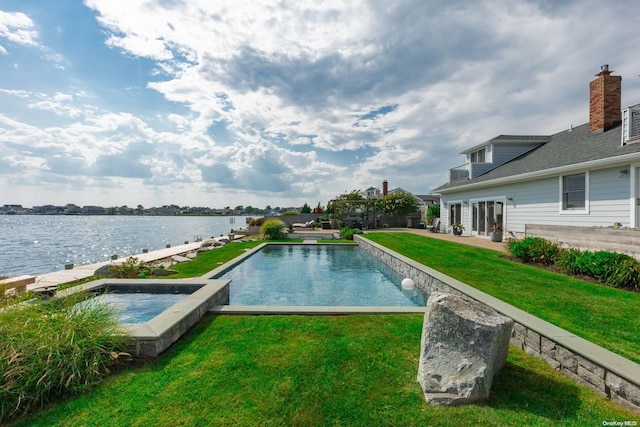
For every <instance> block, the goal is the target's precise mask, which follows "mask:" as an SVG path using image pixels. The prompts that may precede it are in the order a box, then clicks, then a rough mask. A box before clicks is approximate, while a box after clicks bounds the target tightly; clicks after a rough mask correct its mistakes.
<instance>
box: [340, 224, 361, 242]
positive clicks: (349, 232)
mask: <svg viewBox="0 0 640 427" xmlns="http://www.w3.org/2000/svg"><path fill="white" fill-rule="evenodd" d="M354 234H362V230H360V229H359V228H351V227H342V228H341V229H340V238H341V239H345V240H353V235H354Z"/></svg>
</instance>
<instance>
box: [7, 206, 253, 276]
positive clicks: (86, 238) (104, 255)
mask: <svg viewBox="0 0 640 427" xmlns="http://www.w3.org/2000/svg"><path fill="white" fill-rule="evenodd" d="M245 226H246V220H245V217H227V216H222V217H215V216H195V217H186V216H177V217H176V216H171V217H169V216H149V217H146V216H115V215H113V216H111V215H109V216H65V215H55V216H44V215H0V276H11V277H13V276H20V275H24V274H29V275H38V274H44V273H49V272H52V271H58V270H63V269H64V265H65V264H68V263H73V264H75V265H85V264H93V263H96V262H103V261H108V260H109V259H110V257H111V255H114V254H115V255H118V256H120V257H123V256H129V255H136V254H140V253H142V250H143V249H148V250H150V251H153V250H157V249H163V248H165V247H166V245H167V244H170V245H171V246H176V245H180V244H183V243H184V242H185V241H190V242H192V241H193V240H194V237H195V236H201V237H203V238H205V239H206V238H210V237H212V236H220V235H221V234H225V235H226V234H227V233H229V231H230V230H231V229H232V228H233V229H238V228H244V227H245Z"/></svg>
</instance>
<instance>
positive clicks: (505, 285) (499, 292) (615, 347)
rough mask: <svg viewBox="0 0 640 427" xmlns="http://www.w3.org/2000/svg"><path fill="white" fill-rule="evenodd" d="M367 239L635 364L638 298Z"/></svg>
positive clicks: (385, 237) (409, 243) (419, 239)
mask: <svg viewBox="0 0 640 427" xmlns="http://www.w3.org/2000/svg"><path fill="white" fill-rule="evenodd" d="M366 237H367V238H368V239H370V240H372V241H374V242H377V243H379V244H381V245H383V246H386V247H387V248H389V249H392V250H394V251H396V252H398V253H401V254H403V255H405V256H407V257H409V258H411V259H414V260H415V261H418V262H420V263H422V264H424V265H427V266H429V267H431V268H433V269H435V270H438V271H441V272H443V273H445V274H447V275H448V276H451V277H453V278H455V279H458V280H460V281H462V282H464V283H466V284H468V285H470V286H473V287H474V288H477V289H479V290H481V291H483V292H486V293H488V294H490V295H492V296H494V297H496V298H499V299H501V300H503V301H505V302H507V303H509V304H511V305H513V306H515V307H518V308H520V309H522V310H524V311H527V312H528V313H531V314H533V315H535V316H537V317H539V318H541V319H544V320H546V321H548V322H550V323H553V324H554V325H556V326H559V327H561V328H563V329H566V330H568V331H570V332H573V333H575V334H576V335H578V336H581V337H582V338H585V339H587V340H589V341H592V342H594V343H595V344H598V345H600V346H602V347H604V348H607V349H609V350H611V351H613V352H614V353H617V354H619V355H621V356H623V357H626V358H627V359H630V360H633V361H634V362H636V363H640V322H638V319H639V318H640V293H638V292H629V291H625V290H621V289H615V288H611V287H608V286H604V285H600V284H596V283H591V282H586V281H583V280H580V279H577V278H573V277H569V276H565V275H563V274H558V273H554V272H550V271H547V270H544V269H540V268H537V267H535V266H531V265H527V264H521V263H518V262H513V261H511V260H509V259H507V258H506V257H505V256H504V255H503V254H501V253H499V252H496V251H492V250H487V249H482V248H476V247H472V246H467V245H462V244H458V243H452V242H448V241H444V240H439V239H433V238H429V237H423V236H417V235H414V234H410V233H370V234H367V236H366Z"/></svg>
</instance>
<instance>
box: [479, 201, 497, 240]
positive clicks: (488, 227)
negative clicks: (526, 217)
mask: <svg viewBox="0 0 640 427" xmlns="http://www.w3.org/2000/svg"><path fill="white" fill-rule="evenodd" d="M503 221H504V202H502V201H497V200H481V201H477V202H473V203H472V204H471V231H472V233H473V234H476V235H478V236H488V235H489V233H490V232H492V231H493V230H494V229H495V228H496V227H499V228H500V230H502V229H503V228H504V224H503Z"/></svg>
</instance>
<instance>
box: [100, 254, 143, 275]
mask: <svg viewBox="0 0 640 427" xmlns="http://www.w3.org/2000/svg"><path fill="white" fill-rule="evenodd" d="M109 271H110V272H112V273H113V274H114V275H115V276H116V277H117V278H119V279H135V278H139V279H143V278H145V277H148V276H149V275H150V274H151V267H150V266H149V265H147V263H146V262H144V261H142V260H141V259H139V258H136V257H129V258H127V259H126V260H125V261H124V262H123V263H120V264H114V265H112V266H111V267H109Z"/></svg>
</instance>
